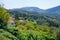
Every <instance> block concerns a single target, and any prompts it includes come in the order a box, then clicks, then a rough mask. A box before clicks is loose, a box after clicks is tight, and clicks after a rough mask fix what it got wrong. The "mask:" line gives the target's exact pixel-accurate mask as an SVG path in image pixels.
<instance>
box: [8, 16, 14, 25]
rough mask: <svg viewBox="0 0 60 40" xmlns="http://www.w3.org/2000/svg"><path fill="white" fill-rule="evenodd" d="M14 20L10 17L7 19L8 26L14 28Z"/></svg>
mask: <svg viewBox="0 0 60 40" xmlns="http://www.w3.org/2000/svg"><path fill="white" fill-rule="evenodd" d="M14 19H15V18H13V17H10V18H9V21H8V25H9V26H15V22H14Z"/></svg>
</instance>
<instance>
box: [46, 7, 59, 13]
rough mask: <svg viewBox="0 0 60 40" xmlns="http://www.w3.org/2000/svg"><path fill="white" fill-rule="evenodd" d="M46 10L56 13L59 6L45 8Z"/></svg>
mask: <svg viewBox="0 0 60 40" xmlns="http://www.w3.org/2000/svg"><path fill="white" fill-rule="evenodd" d="M45 11H46V12H50V13H51V12H53V13H58V12H60V6H57V7H53V8H50V9H47V10H45Z"/></svg>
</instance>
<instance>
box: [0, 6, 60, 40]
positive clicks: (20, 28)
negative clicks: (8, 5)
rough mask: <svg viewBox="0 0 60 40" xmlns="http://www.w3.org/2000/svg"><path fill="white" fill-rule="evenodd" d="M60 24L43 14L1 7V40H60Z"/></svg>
mask: <svg viewBox="0 0 60 40" xmlns="http://www.w3.org/2000/svg"><path fill="white" fill-rule="evenodd" d="M59 22H60V20H58V19H56V18H54V17H50V16H47V15H45V14H42V13H38V12H32V11H25V10H13V9H10V10H7V9H5V8H4V7H2V6H0V40H60V23H59Z"/></svg>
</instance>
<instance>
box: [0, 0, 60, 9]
mask: <svg viewBox="0 0 60 40" xmlns="http://www.w3.org/2000/svg"><path fill="white" fill-rule="evenodd" d="M1 3H4V4H5V6H4V7H5V8H7V9H11V8H21V7H39V8H41V9H48V8H51V7H55V6H58V5H60V0H0V4H1Z"/></svg>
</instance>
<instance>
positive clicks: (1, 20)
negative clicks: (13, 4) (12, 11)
mask: <svg viewBox="0 0 60 40" xmlns="http://www.w3.org/2000/svg"><path fill="white" fill-rule="evenodd" d="M8 19H9V13H8V12H7V11H6V9H4V7H2V6H1V5H0V29H2V28H5V27H6V25H7V22H8Z"/></svg>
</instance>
